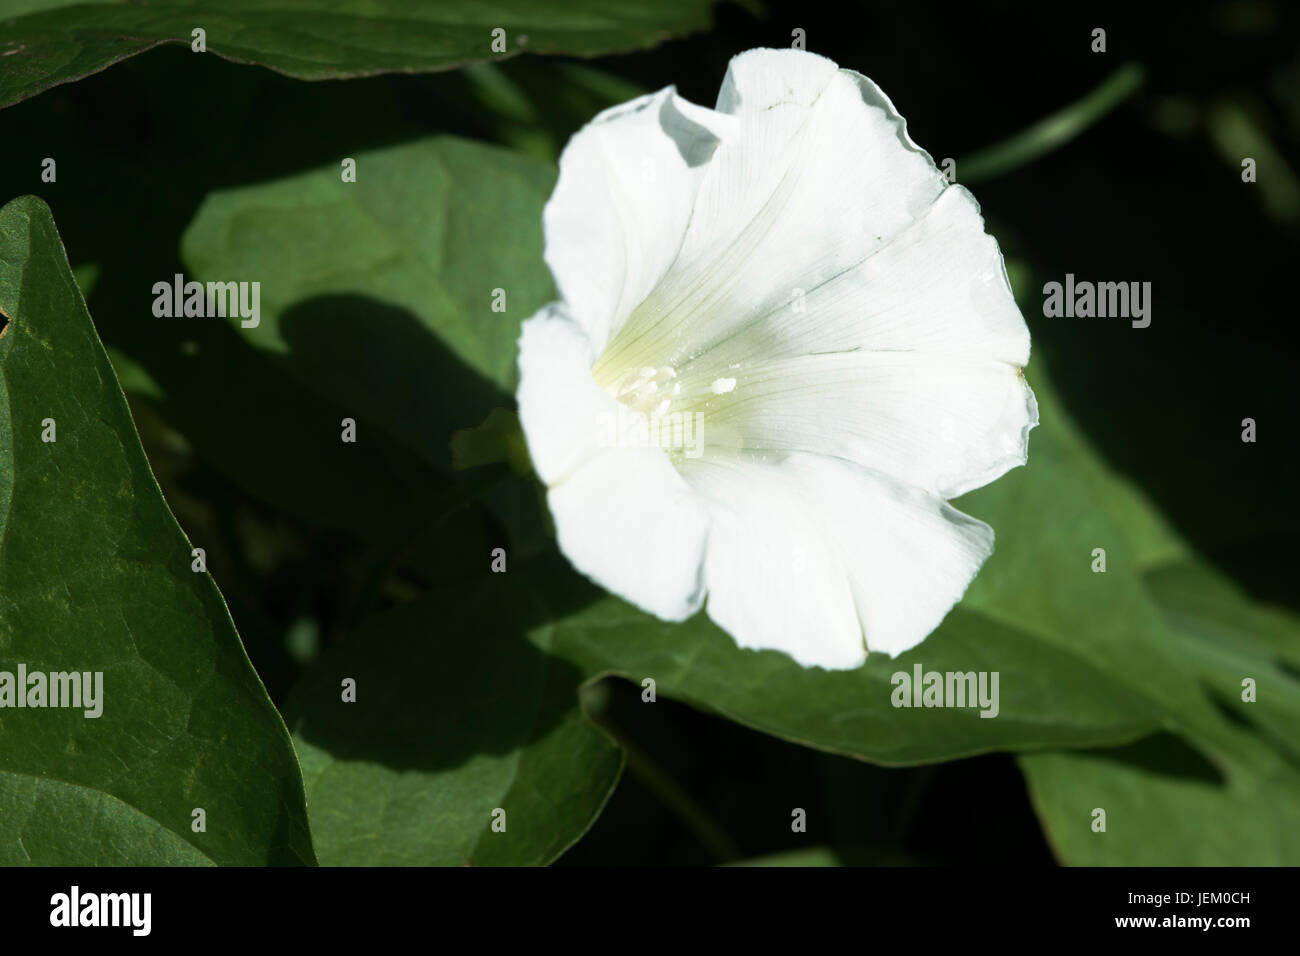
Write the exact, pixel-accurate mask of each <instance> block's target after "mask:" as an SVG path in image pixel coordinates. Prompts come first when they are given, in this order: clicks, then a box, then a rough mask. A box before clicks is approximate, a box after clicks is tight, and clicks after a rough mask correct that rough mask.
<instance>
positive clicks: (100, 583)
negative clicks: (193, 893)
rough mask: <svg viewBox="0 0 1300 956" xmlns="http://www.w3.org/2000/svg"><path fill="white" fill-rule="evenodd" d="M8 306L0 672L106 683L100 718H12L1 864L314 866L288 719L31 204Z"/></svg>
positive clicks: (2, 794)
mask: <svg viewBox="0 0 1300 956" xmlns="http://www.w3.org/2000/svg"><path fill="white" fill-rule="evenodd" d="M0 311H3V312H4V314H5V315H6V316H7V317H8V318H9V319H10V322H9V324H8V325H7V327H6V328H5V331H4V335H3V338H0V671H8V672H11V673H12V672H16V671H17V668H18V666H19V665H20V664H21V665H24V666H25V667H26V668H27V669H28V670H29V671H33V672H34V671H42V672H67V671H78V672H91V673H94V672H102V673H103V695H102V707H103V712H102V715H101V716H99V717H97V718H94V717H86V716H84V708H83V709H82V710H78V709H67V708H63V709H54V708H45V709H21V710H19V709H8V708H5V709H0V863H7V864H15V863H38V864H88V863H116V864H174V863H181V862H213V863H220V864H245V865H247V864H264V863H277V864H283V863H311V862H314V857H313V853H312V847H311V841H310V838H309V836H308V831H307V826H306V809H305V807H304V804H303V789H302V781H301V777H300V775H299V770H298V764H297V760H296V758H295V755H294V752H293V748H292V745H291V743H290V740H289V736H288V733H287V731H286V729H285V726H284V723H283V722H282V721H281V719H280V716H279V714H278V713H277V712H276V710H275V708H274V706H273V705H272V704H271V701H270V699H269V698H268V697H267V695H266V692H265V690H264V689H263V687H262V684H261V682H260V681H259V680H258V677H257V674H256V673H255V672H254V671H253V668H252V666H251V665H250V663H249V661H248V658H247V656H246V654H245V653H244V649H243V647H242V645H241V644H240V641H239V637H238V635H237V634H236V632H235V628H234V625H233V623H232V622H231V619H230V615H229V613H228V611H227V610H226V606H225V603H224V601H223V600H222V597H221V594H220V593H219V592H218V590H217V588H216V586H215V585H214V584H213V582H212V579H211V578H210V577H209V576H208V575H207V574H201V573H194V572H193V571H192V570H191V543H190V542H189V541H187V540H186V537H185V535H184V533H183V532H182V531H181V529H180V528H179V527H178V526H177V524H176V521H175V519H174V518H173V517H172V515H171V512H170V511H169V510H168V508H167V505H166V503H165V502H164V501H163V499H162V495H161V493H160V492H159V489H158V485H157V483H156V482H155V480H154V478H153V475H152V473H151V472H150V469H149V465H148V462H147V461H146V459H145V456H144V452H143V450H142V449H141V447H140V442H139V439H138V438H137V436H136V433H135V428H134V424H133V422H132V420H131V415H130V412H129V411H128V409H127V405H126V401H125V399H124V397H123V395H122V392H121V389H120V388H119V386H118V383H117V379H116V377H115V376H114V374H113V370H112V367H111V366H110V365H109V361H108V358H107V356H106V355H105V353H104V349H103V347H102V346H101V345H100V342H99V338H98V336H97V335H96V333H95V329H94V327H93V326H92V324H91V321H90V316H89V315H88V314H87V312H86V307H85V302H84V300H83V299H82V297H81V293H80V291H79V290H78V288H77V286H76V283H75V281H74V280H73V277H72V273H71V270H70V269H69V266H68V261H67V256H66V254H65V253H64V250H63V246H62V243H61V242H60V240H59V236H58V232H57V230H56V229H55V226H54V221H53V219H52V217H51V216H50V212H49V209H48V208H47V207H46V206H45V204H44V203H42V202H41V201H40V200H39V199H36V198H34V197H24V198H22V199H17V200H15V201H13V202H11V203H9V204H8V205H7V206H5V207H4V208H3V209H2V210H0ZM51 419H52V420H53V423H54V424H53V426H52V427H53V428H54V429H55V431H54V433H53V437H54V439H55V440H54V441H50V442H46V441H43V440H42V436H43V433H48V432H47V431H46V426H47V424H48V422H47V420H51ZM196 543H197V544H201V542H196ZM196 808H201V809H202V810H203V811H204V812H205V814H206V830H205V832H195V831H194V830H193V829H192V821H193V818H192V812H193V811H194V810H195V809H196Z"/></svg>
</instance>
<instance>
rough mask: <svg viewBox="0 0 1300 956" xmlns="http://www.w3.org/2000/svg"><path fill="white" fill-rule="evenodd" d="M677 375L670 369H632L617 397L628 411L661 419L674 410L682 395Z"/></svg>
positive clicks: (669, 367) (670, 367)
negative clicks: (675, 402) (671, 409)
mask: <svg viewBox="0 0 1300 956" xmlns="http://www.w3.org/2000/svg"><path fill="white" fill-rule="evenodd" d="M676 379H677V372H676V370H675V369H673V367H672V366H671V365H661V366H659V367H658V368H655V367H654V366H650V365H647V366H643V367H641V368H634V369H629V370H628V371H627V372H626V373H625V374H624V375H623V377H622V378H621V379H620V381H619V384H618V387H617V388H616V389H615V392H614V397H615V398H617V399H618V400H619V401H620V402H622V403H623V404H624V405H626V406H627V407H628V408H630V409H632V410H633V411H636V412H641V413H642V414H644V415H649V416H651V417H653V418H661V417H663V416H664V415H666V414H668V411H669V409H670V408H672V404H673V399H674V398H676V397H677V396H678V395H680V394H681V393H682V386H681V383H680V382H678V381H677V380H676Z"/></svg>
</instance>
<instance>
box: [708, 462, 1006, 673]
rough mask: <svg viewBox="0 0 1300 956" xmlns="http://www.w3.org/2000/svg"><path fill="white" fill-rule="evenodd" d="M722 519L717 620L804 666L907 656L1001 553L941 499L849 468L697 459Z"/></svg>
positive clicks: (713, 595)
mask: <svg viewBox="0 0 1300 956" xmlns="http://www.w3.org/2000/svg"><path fill="white" fill-rule="evenodd" d="M684 474H685V476H686V479H687V481H688V483H689V484H690V485H691V487H692V488H694V489H696V490H697V491H698V492H699V493H700V494H701V495H702V496H703V497H704V498H705V499H706V500H707V501H708V502H709V506H710V511H711V515H712V522H713V528H712V532H711V539H710V546H709V553H708V556H707V558H706V561H705V584H706V586H707V587H708V589H709V600H708V612H709V616H710V617H712V618H713V619H714V620H715V621H716V622H717V623H718V624H719V625H720V626H721V627H723V628H724V629H726V630H727V631H729V632H730V633H731V634H732V636H733V637H735V639H736V641H737V642H738V643H739V644H740V645H741V646H742V647H753V648H771V649H776V650H780V651H783V652H785V653H787V654H789V655H790V656H791V657H793V658H794V659H795V660H796V661H798V662H799V663H801V664H803V665H804V666H811V665H816V666H820V667H826V668H830V669H841V668H850V667H855V666H857V665H858V664H860V663H861V662H862V661H863V659H864V650H865V648H870V650H871V651H880V652H883V653H885V654H888V655H890V656H891V657H892V656H895V655H897V654H900V653H902V652H903V651H905V650H907V649H908V648H910V647H913V646H915V645H916V644H918V643H920V641H922V640H923V639H924V638H925V637H926V636H927V635H928V634H929V633H930V632H931V631H933V630H934V629H935V628H936V627H938V626H939V624H940V622H941V621H942V620H943V618H944V615H946V614H947V613H948V611H949V609H950V608H951V607H952V606H953V604H955V603H956V602H957V601H958V600H959V599H960V598H961V595H962V593H963V592H964V591H965V590H966V587H967V585H969V583H970V581H971V579H972V578H973V577H974V576H975V573H976V572H977V571H978V570H979V568H980V565H982V564H983V563H984V560H985V559H986V558H987V557H988V556H989V554H990V553H992V550H993V531H992V529H991V528H989V527H988V525H986V524H984V523H983V522H980V521H977V520H975V519H974V518H971V517H968V516H967V515H964V514H962V513H961V512H959V511H957V510H956V509H954V508H952V507H951V506H950V505H948V504H947V503H945V502H944V501H942V500H941V499H939V498H936V497H934V496H932V495H927V494H925V493H924V492H921V491H918V490H916V489H914V488H910V487H907V486H905V485H902V484H900V483H898V482H896V481H894V480H892V479H890V478H888V477H886V476H884V475H880V474H878V473H875V472H872V471H870V470H868V469H865V468H860V467H858V466H855V465H852V464H850V463H847V462H843V461H837V460H835V459H830V458H822V457H819V456H816V455H791V456H789V457H787V458H785V459H784V460H782V461H780V462H773V463H754V462H746V463H740V462H733V463H731V464H727V465H720V464H718V463H717V462H714V461H710V460H709V459H707V458H706V459H702V460H701V461H700V462H694V461H692V462H690V463H689V464H688V465H687V467H686V469H685V472H684Z"/></svg>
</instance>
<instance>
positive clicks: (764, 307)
mask: <svg viewBox="0 0 1300 956" xmlns="http://www.w3.org/2000/svg"><path fill="white" fill-rule="evenodd" d="M544 226H545V235H546V262H547V265H548V266H549V267H550V269H551V272H552V274H553V275H554V277H555V281H556V284H557V286H558V288H559V292H560V295H561V297H562V301H560V302H557V303H553V304H552V305H549V306H547V307H546V308H544V309H542V310H541V312H539V313H538V314H537V315H535V316H533V317H532V318H531V319H529V320H528V321H527V322H525V323H524V327H523V332H522V335H521V338H520V353H519V368H520V374H521V381H520V385H519V395H518V399H519V410H520V419H521V421H522V424H523V429H524V433H525V436H526V438H527V441H528V447H529V451H530V453H531V455H532V458H533V463H534V466H535V468H536V470H537V474H538V475H539V476H540V478H541V479H542V480H543V481H544V482H545V483H546V485H547V487H548V501H549V505H550V508H551V511H552V514H553V516H554V518H555V525H556V531H557V536H558V539H559V545H560V548H561V550H563V552H564V553H565V555H567V556H568V558H569V560H570V561H572V563H573V564H574V565H575V566H576V567H577V568H578V569H579V570H580V571H582V572H583V573H585V574H586V575H588V576H589V577H591V578H592V579H594V580H595V581H596V582H597V583H599V584H601V585H603V586H604V587H605V588H607V589H608V590H610V591H612V592H614V593H615V594H618V595H620V596H621V597H623V598H625V599H626V600H628V601H630V602H632V603H633V604H636V605H637V606H639V607H641V608H643V609H644V610H647V611H649V612H651V613H653V614H655V615H658V616H659V617H661V618H665V619H667V620H674V621H676V620H682V619H684V618H686V617H689V616H690V615H691V614H693V613H695V612H696V611H698V610H699V609H700V607H701V606H702V605H703V604H704V602H705V599H706V597H707V601H708V614H709V616H710V617H711V618H713V620H714V621H716V622H717V623H718V624H719V625H720V626H721V627H722V628H724V629H725V630H726V631H728V632H729V633H730V634H731V635H732V637H734V638H735V640H736V642H737V643H738V644H740V645H741V646H742V647H748V648H775V649H777V650H780V651H784V652H785V653H786V654H789V655H790V656H791V657H793V658H794V659H795V660H796V661H798V662H799V663H800V664H803V665H804V666H813V665H816V666H821V667H825V668H850V667H855V666H857V665H859V664H861V663H862V662H863V661H864V660H865V658H866V652H867V650H868V649H870V650H872V651H883V652H884V653H886V654H889V655H891V656H892V655H895V654H898V653H901V652H902V651H904V650H907V649H908V648H910V647H912V646H914V645H915V644H917V643H919V642H920V641H921V640H923V639H924V638H925V636H926V635H927V634H929V633H930V632H931V631H932V630H934V628H935V627H937V626H938V625H939V623H940V621H942V620H943V617H944V615H945V614H947V612H948V610H949V609H950V608H951V607H952V605H953V604H954V603H955V602H956V601H957V600H958V599H959V598H960V597H961V595H962V593H963V592H964V591H965V589H966V586H967V585H968V584H969V583H970V581H971V579H972V578H973V577H974V576H975V573H976V572H977V571H978V570H979V568H980V565H982V564H983V562H984V560H985V559H986V558H987V557H988V556H989V554H990V553H992V549H993V531H992V529H991V528H989V526H988V525H986V524H984V523H983V522H981V521H977V520H975V519H974V518H970V517H968V516H967V515H964V514H962V513H961V512H959V511H957V510H955V509H954V508H952V507H951V506H950V505H948V504H947V502H946V499H948V498H953V497H956V496H958V495H961V494H963V493H965V492H967V491H969V490H971V489H973V488H978V487H980V486H981V485H984V484H986V483H988V482H990V481H992V480H993V479H995V478H997V477H998V476H999V475H1001V474H1002V473H1004V472H1005V471H1007V470H1008V469H1009V468H1012V467H1014V466H1016V465H1020V464H1024V462H1025V458H1026V446H1027V443H1028V433H1029V429H1030V428H1032V427H1033V426H1034V425H1035V424H1037V421H1038V412H1037V407H1036V405H1035V402H1034V396H1033V393H1032V392H1031V391H1030V390H1029V387H1028V386H1027V385H1026V384H1025V380H1024V376H1023V375H1022V374H1021V368H1022V367H1023V366H1024V365H1025V363H1026V362H1027V361H1028V360H1029V331H1028V329H1027V328H1026V326H1025V322H1024V320H1023V319H1022V318H1021V315H1020V312H1019V310H1018V309H1017V308H1016V304H1015V302H1014V300H1013V299H1012V296H1011V289H1010V285H1009V283H1008V281H1007V277H1006V271H1005V269H1004V268H1003V264H1002V256H1001V253H1000V252H999V251H998V247H997V243H996V242H994V240H993V239H992V238H990V237H989V236H988V235H986V234H985V233H984V225H983V220H982V219H981V217H980V214H979V207H978V205H977V204H976V202H975V200H974V199H973V198H972V197H971V195H970V193H968V192H967V191H966V190H965V189H964V188H962V187H961V186H953V185H949V184H948V182H947V180H946V179H945V177H944V176H943V175H942V174H941V173H940V172H939V171H938V170H937V169H936V168H935V165H934V163H933V161H932V160H931V159H930V157H929V155H928V154H927V153H925V152H924V151H922V150H921V149H920V148H918V147H917V146H916V144H915V143H913V142H912V140H911V139H910V138H909V137H908V135H907V130H906V124H905V123H904V122H903V120H902V119H901V118H900V117H899V116H898V114H897V112H895V110H894V107H893V104H891V103H890V102H889V100H888V99H887V98H886V97H885V95H884V93H882V92H881V91H880V90H879V89H878V88H877V87H876V85H875V84H874V83H872V82H871V81H870V80H869V79H867V78H866V77H864V76H861V75H860V74H858V73H854V72H852V71H850V70H841V69H838V68H837V67H836V65H835V64H834V63H832V62H831V61H830V60H827V59H824V58H823V57H820V56H815V55H813V54H811V53H805V52H802V51H797V50H751V51H749V52H747V53H744V54H741V55H740V56H737V57H736V58H735V59H733V60H732V61H731V64H730V66H729V68H728V70H727V76H726V79H725V80H724V82H723V84H722V91H721V93H720V94H719V95H718V104H717V107H716V109H713V110H709V109H706V108H704V107H700V106H695V105H693V104H691V103H688V102H687V101H685V100H683V99H682V98H681V97H679V96H678V95H677V93H676V90H675V89H674V88H672V87H669V88H667V89H664V90H661V91H660V92H658V93H654V94H652V95H649V96H644V97H641V98H640V99H637V100H633V101H632V102H630V103H627V104H624V105H622V106H618V107H615V108H613V109H610V110H606V111H605V112H603V113H601V114H600V115H599V116H597V117H596V118H595V119H594V120H593V121H592V122H591V123H590V124H589V125H587V126H586V127H585V128H584V129H582V130H581V131H579V132H578V133H577V135H575V136H574V137H573V139H572V140H571V141H570V143H569V144H568V146H567V147H566V149H565V150H564V154H563V156H562V157H561V159H560V178H559V182H558V183H557V185H556V187H555V193H554V194H553V195H552V197H551V199H550V202H549V203H548V204H547V206H546V212H545V218H544ZM629 421H632V422H634V423H639V427H631V428H629V427H627V423H628V422H629ZM691 434H693V435H694V438H693V439H692V438H691V437H690V435H691ZM692 441H693V442H694V444H692Z"/></svg>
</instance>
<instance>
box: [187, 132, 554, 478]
mask: <svg viewBox="0 0 1300 956" xmlns="http://www.w3.org/2000/svg"><path fill="white" fill-rule="evenodd" d="M355 159H356V161H357V167H356V172H357V176H356V182H343V181H342V177H341V175H340V168H339V167H338V166H334V167H327V168H325V169H322V170H318V171H316V172H311V173H306V174H303V175H300V176H293V177H290V178H287V179H282V180H278V181H276V182H272V183H269V184H265V185H258V186H251V187H246V188H241V189H234V190H230V191H226V192H219V193H216V194H214V195H212V196H211V197H210V198H209V199H208V200H207V201H206V202H205V203H204V204H203V206H202V208H201V209H200V210H199V212H198V215H197V216H196V217H195V219H194V222H193V223H192V224H191V226H190V228H189V229H188V230H187V231H186V233H185V236H184V239H183V240H182V255H183V258H184V260H185V262H186V264H187V266H188V268H189V270H190V273H191V274H193V275H194V276H196V277H198V278H200V279H202V280H213V281H219V280H220V281H225V280H244V281H260V282H261V283H262V286H261V320H260V323H259V324H258V326H257V327H256V328H247V329H244V328H240V329H239V332H240V334H242V335H243V336H245V337H246V338H247V340H248V341H249V342H250V343H252V344H253V345H255V346H257V347H259V348H260V349H262V350H263V351H264V352H266V353H268V354H271V355H275V356H277V357H278V359H279V360H280V361H281V362H283V363H284V364H285V365H287V366H288V367H289V368H290V369H291V370H292V371H293V372H295V373H296V374H297V375H298V376H299V377H300V378H301V380H302V381H304V382H306V383H308V384H310V385H311V386H312V387H313V388H314V389H316V390H317V391H318V392H319V393H320V394H321V395H323V396H328V397H329V398H330V399H331V400H332V401H334V402H337V403H339V404H340V405H343V406H344V407H346V408H348V409H351V410H353V411H354V412H355V413H357V414H361V415H366V416H368V417H369V418H371V419H373V420H374V421H376V422H378V423H380V424H381V426H382V427H383V428H384V429H385V430H386V432H387V433H388V434H390V435H391V436H393V437H394V438H395V439H396V440H397V441H399V442H401V443H403V444H405V445H406V446H407V447H408V448H410V449H412V450H413V451H415V452H416V453H417V454H419V455H421V456H423V457H424V459H425V460H426V461H428V462H431V463H433V464H435V465H436V466H438V467H439V468H442V469H449V468H450V451H449V443H450V440H451V434H452V432H453V431H454V430H457V429H463V428H473V427H476V426H478V425H479V424H480V423H481V422H482V421H483V419H484V418H485V417H486V416H487V414H488V413H489V412H491V411H492V410H493V409H494V408H497V407H503V406H511V405H512V404H513V398H512V393H513V391H514V383H515V377H516V369H515V342H516V339H517V338H518V332H519V324H520V322H522V321H523V319H525V318H527V317H528V316H529V315H531V314H533V312H535V311H536V310H537V309H538V308H540V307H541V306H543V305H544V304H546V303H547V302H548V301H550V300H551V298H552V297H553V295H554V287H553V284H552V282H551V278H550V274H549V273H548V272H547V269H546V266H545V264H544V263H543V261H542V237H541V214H542V206H543V205H544V203H545V201H546V198H547V196H548V195H549V194H550V191H551V187H552V185H553V183H554V179H555V172H554V170H553V169H552V168H551V167H550V166H548V165H546V164H544V163H541V162H538V161H536V160H531V159H528V158H526V157H522V156H517V155H515V154H512V153H510V152H508V151H506V150H503V149H498V148H494V147H488V146H483V145H480V144H477V143H471V142H468V141H464V140H458V139H454V138H450V137H443V138H438V139H431V140H425V141H422V142H417V143H412V144H408V145H403V146H398V147H394V148H391V149H385V150H381V151H377V152H373V153H368V154H362V155H360V156H357V157H355ZM238 321H239V320H238V319H234V320H232V324H233V325H237V323H238Z"/></svg>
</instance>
